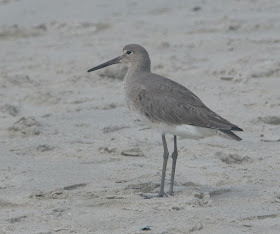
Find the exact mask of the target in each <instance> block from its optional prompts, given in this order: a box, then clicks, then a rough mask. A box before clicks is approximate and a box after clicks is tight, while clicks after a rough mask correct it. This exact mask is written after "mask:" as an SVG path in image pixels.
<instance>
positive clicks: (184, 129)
mask: <svg viewBox="0 0 280 234" xmlns="http://www.w3.org/2000/svg"><path fill="white" fill-rule="evenodd" d="M150 125H151V126H152V127H153V128H156V129H158V130H159V131H160V132H161V133H169V134H172V135H176V136H181V137H184V138H189V139H197V140H198V139H202V138H206V137H211V136H214V135H217V134H218V133H217V130H215V129H210V128H202V127H196V126H192V125H187V124H185V125H177V126H170V125H166V124H163V123H159V124H153V123H152V124H150Z"/></svg>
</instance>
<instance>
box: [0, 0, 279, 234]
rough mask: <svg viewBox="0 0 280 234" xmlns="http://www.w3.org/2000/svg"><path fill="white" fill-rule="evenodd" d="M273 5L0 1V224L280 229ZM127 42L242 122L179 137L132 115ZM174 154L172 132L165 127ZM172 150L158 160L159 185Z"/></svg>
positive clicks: (72, 228) (48, 229) (42, 228)
mask: <svg viewBox="0 0 280 234" xmlns="http://www.w3.org/2000/svg"><path fill="white" fill-rule="evenodd" d="M279 12H280V2H279V1H277V0H267V1H262V0H251V1H238V0H230V1H222V0H214V1H203V0H201V1H195V0H190V1H146V0H145V1H128V0H120V1H101V0H94V1H91V0H84V1H74V0H59V1H44V0H0V51H1V53H0V233H1V234H2V233H3V234H4V233H5V234H6V233H7V234H8V233H27V234H30V233H35V234H39V233H40V234H52V233H63V234H64V233H102V234H103V233H104V234H112V233H113V234H131V233H137V234H140V233H153V234H173V233H202V234H209V233H215V234H216V233H218V234H219V233H221V234H223V233H230V234H231V233H232V234H238V233H262V234H263V233H275V234H276V233H280V180H279V178H280V158H279V155H280V153H279V152H280V91H279V90H280V56H279V54H280V14H279ZM131 43H137V44H140V45H142V46H144V47H145V48H146V49H147V51H148V52H149V54H150V58H151V61H152V71H153V72H154V73H157V74H159V75H163V76H166V77H168V78H170V79H172V80H174V81H176V82H179V83H180V84H182V85H184V86H186V87H187V88H189V89H190V90H192V91H193V92H194V93H195V94H196V95H197V96H198V97H200V99H201V100H202V101H203V102H204V103H205V104H206V105H207V106H208V107H209V108H211V109H212V110H213V111H215V112H216V113H218V114H219V115H221V116H222V117H224V118H225V119H228V120H229V121H231V122H232V123H235V124H237V125H238V126H239V127H241V128H242V129H243V130H244V132H240V133H238V135H239V136H240V137H241V138H242V139H243V141H241V142H236V141H231V140H227V139H223V138H219V137H211V138H207V139H203V140H200V141H196V140H189V139H180V138H179V139H178V149H179V157H178V165H177V168H176V177H175V195H174V196H168V197H163V198H153V199H143V198H142V197H141V196H140V194H142V193H155V192H157V191H158V189H159V182H160V176H161V167H162V153H163V149H162V143H161V137H160V134H159V133H158V132H157V131H154V130H153V129H150V128H147V126H146V125H145V124H143V123H141V122H140V121H139V120H138V119H137V118H136V117H135V116H134V115H133V114H132V113H130V112H129V110H128V108H127V106H126V104H125V101H124V94H123V82H122V80H123V78H124V76H125V73H126V67H125V66H123V65H115V66H111V67H108V68H105V69H103V70H100V71H97V72H94V73H87V72H86V71H87V70H88V69H90V68H92V67H93V66H96V65H98V64H100V63H102V62H105V61H107V60H109V59H112V58H114V57H116V56H119V55H120V54H121V53H122V48H123V47H124V46H125V45H126V44H131ZM167 143H168V146H169V148H170V151H171V152H172V135H167ZM170 172H171V160H169V164H168V168H167V180H166V188H167V189H168V184H169V176H170Z"/></svg>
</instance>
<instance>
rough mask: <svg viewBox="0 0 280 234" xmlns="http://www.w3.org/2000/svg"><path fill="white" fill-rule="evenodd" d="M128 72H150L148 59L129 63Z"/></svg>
mask: <svg viewBox="0 0 280 234" xmlns="http://www.w3.org/2000/svg"><path fill="white" fill-rule="evenodd" d="M128 71H129V72H130V73H135V72H151V62H150V60H148V61H141V62H139V63H134V64H131V65H130V66H129V68H128Z"/></svg>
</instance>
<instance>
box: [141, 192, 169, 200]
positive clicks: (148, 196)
mask: <svg viewBox="0 0 280 234" xmlns="http://www.w3.org/2000/svg"><path fill="white" fill-rule="evenodd" d="M140 196H141V197H143V198H144V199H151V198H154V197H168V195H167V194H166V193H157V194H143V193H142V194H140Z"/></svg>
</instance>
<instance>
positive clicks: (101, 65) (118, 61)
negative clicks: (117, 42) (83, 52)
mask: <svg viewBox="0 0 280 234" xmlns="http://www.w3.org/2000/svg"><path fill="white" fill-rule="evenodd" d="M120 60H121V56H119V57H116V58H114V59H111V60H109V61H108V62H106V63H102V64H100V65H98V66H96V67H93V68H91V69H89V70H88V72H92V71H96V70H98V69H101V68H103V67H108V66H110V65H113V64H117V63H120Z"/></svg>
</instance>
